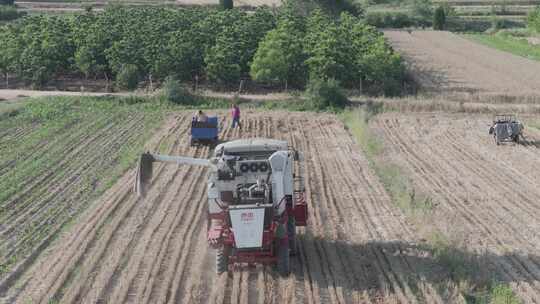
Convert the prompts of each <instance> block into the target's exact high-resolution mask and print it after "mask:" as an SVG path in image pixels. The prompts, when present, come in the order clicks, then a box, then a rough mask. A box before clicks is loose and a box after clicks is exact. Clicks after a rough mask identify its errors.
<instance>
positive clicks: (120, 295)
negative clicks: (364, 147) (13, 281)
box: [6, 112, 455, 303]
mask: <svg viewBox="0 0 540 304" xmlns="http://www.w3.org/2000/svg"><path fill="white" fill-rule="evenodd" d="M245 117H248V118H247V119H246V120H245V121H244V129H243V130H241V131H240V130H238V129H234V130H233V129H231V127H230V125H231V121H230V120H226V121H224V122H222V127H223V131H222V133H221V136H222V138H223V139H233V138H242V137H253V136H262V137H274V138H283V139H287V140H289V141H290V143H291V144H292V145H294V146H295V147H297V148H298V149H299V150H301V151H302V152H303V153H304V155H305V169H306V171H305V178H306V190H307V196H308V197H309V207H310V220H309V226H308V227H307V228H306V229H304V230H302V231H300V233H299V254H298V255H297V256H296V257H295V258H294V260H293V263H292V267H293V272H292V274H291V276H290V277H289V278H287V279H283V278H280V277H279V276H277V274H276V273H275V272H274V271H273V270H272V269H271V268H269V267H262V266H257V267H255V268H249V267H247V266H240V267H238V268H237V269H236V270H234V271H231V272H229V273H228V274H223V275H221V276H216V275H215V273H214V272H215V270H214V257H213V252H212V250H210V249H209V248H208V246H207V243H206V237H205V236H206V235H205V234H206V203H205V200H206V194H205V179H206V169H204V168H199V167H188V166H182V167H177V166H170V165H169V166H159V167H158V168H157V170H156V171H155V178H154V179H153V182H152V183H153V186H152V188H151V190H150V192H149V193H148V195H147V197H146V199H138V198H136V197H135V196H134V195H133V194H132V193H131V186H132V179H133V172H129V173H128V174H126V175H125V176H124V177H122V178H121V179H120V180H119V181H118V182H117V183H116V184H115V185H114V186H113V187H112V188H111V189H110V191H108V192H107V193H106V194H105V195H104V196H103V197H102V198H101V199H99V200H97V201H96V202H94V203H93V205H92V206H91V207H90V208H88V210H87V212H85V213H84V214H83V215H82V216H81V217H80V219H79V220H78V221H77V223H75V224H74V226H73V227H71V228H70V230H69V232H66V233H65V235H63V236H62V237H60V239H59V240H58V241H57V242H56V243H55V245H54V246H52V247H51V248H50V249H48V250H47V251H46V252H45V253H44V254H43V255H42V257H41V258H40V259H39V260H38V261H37V262H36V263H35V264H34V265H33V267H32V268H31V269H30V271H28V272H27V273H26V274H25V275H24V276H23V278H22V279H21V280H20V281H19V283H18V288H12V289H11V290H10V292H9V293H8V295H7V297H6V299H8V300H9V301H15V302H18V303H26V302H25V301H31V302H33V303H47V301H49V300H51V299H55V300H58V301H59V302H61V303H122V302H127V303H358V302H366V301H368V302H375V303H418V302H427V303H450V302H454V300H455V299H453V298H452V295H451V292H444V294H440V293H439V292H438V291H437V290H436V288H435V287H434V286H435V285H436V284H440V283H441V282H443V281H444V279H445V278H444V277H443V276H441V275H439V273H442V272H439V271H438V269H439V267H438V266H437V265H436V264H435V263H434V262H433V261H432V260H431V259H430V258H429V257H428V256H427V255H426V253H425V252H423V251H422V250H421V249H420V248H418V246H417V245H416V243H415V241H416V240H415V236H414V232H413V231H412V228H411V226H410V225H409V224H407V223H406V221H405V220H404V217H403V216H402V215H401V213H400V212H399V211H398V210H397V209H395V208H394V207H393V206H392V203H391V201H390V199H389V197H388V195H387V194H386V192H385V191H384V189H383V186H382V185H381V184H380V182H379V181H378V179H377V178H376V177H375V175H374V173H373V172H372V171H371V170H370V169H369V166H368V162H367V160H366V159H365V158H364V156H363V155H362V154H361V153H359V147H358V146H357V145H356V144H355V143H354V142H353V139H352V138H351V137H350V136H349V135H348V133H347V131H346V130H345V129H344V126H343V124H342V123H341V122H339V121H338V120H337V119H336V117H335V116H333V115H321V114H310V115H309V116H308V115H305V113H288V112H277V113H276V112H274V113H262V112H249V113H245ZM189 119H190V116H189V114H187V113H180V114H176V115H174V116H172V117H171V118H170V120H169V121H168V122H167V123H166V124H165V125H164V126H163V128H162V129H161V130H160V131H159V132H158V134H156V136H155V137H154V138H153V139H152V140H151V141H150V142H149V143H148V148H149V149H151V150H159V151H162V152H167V153H171V154H178V155H190V156H198V157H207V156H208V155H209V153H210V150H209V149H208V148H204V147H196V148H192V147H189V145H188V128H187V126H188V125H189V124H188V122H189Z"/></svg>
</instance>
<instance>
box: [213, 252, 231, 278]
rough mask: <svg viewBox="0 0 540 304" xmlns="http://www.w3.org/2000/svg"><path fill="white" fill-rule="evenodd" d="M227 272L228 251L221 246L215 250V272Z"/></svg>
mask: <svg viewBox="0 0 540 304" xmlns="http://www.w3.org/2000/svg"><path fill="white" fill-rule="evenodd" d="M227 271H229V250H228V247H226V246H223V247H220V248H218V249H217V250H216V272H217V274H221V273H224V272H227Z"/></svg>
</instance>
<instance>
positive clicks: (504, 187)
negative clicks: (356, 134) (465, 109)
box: [372, 114, 540, 303]
mask: <svg viewBox="0 0 540 304" xmlns="http://www.w3.org/2000/svg"><path fill="white" fill-rule="evenodd" d="M489 122H490V118H489V117H487V116H480V117H478V116H463V115H461V116H458V115H444V114H410V115H399V114H384V115H382V116H379V117H377V118H376V120H375V121H374V122H373V123H372V128H373V129H374V130H377V132H379V133H380V134H381V135H383V136H384V138H385V143H386V146H387V147H389V149H390V151H392V153H391V155H392V157H394V158H395V159H396V160H397V161H399V162H401V163H402V164H403V165H404V166H405V167H406V168H407V169H408V171H409V172H410V176H411V178H412V179H413V180H414V182H415V184H416V185H417V186H418V187H420V188H421V189H423V191H425V192H426V193H427V194H428V195H430V196H431V197H432V198H433V201H434V203H435V205H436V206H437V207H436V209H437V210H438V211H439V213H440V214H439V215H438V216H437V218H439V216H440V218H444V219H445V220H438V221H437V222H436V223H435V224H436V225H437V226H438V228H439V229H440V230H441V231H447V233H448V234H449V235H454V236H458V237H459V238H460V239H461V240H462V241H463V243H464V244H466V247H467V248H468V249H470V250H471V252H476V254H478V256H479V257H480V258H481V259H482V260H483V262H484V264H485V265H486V269H484V270H483V271H486V272H488V273H489V272H490V271H492V273H491V274H490V277H491V278H498V279H500V280H501V281H503V282H507V283H510V285H511V286H512V288H513V289H514V291H515V292H516V294H517V295H519V296H520V297H521V298H522V299H523V300H524V301H525V302H526V303H538V302H539V297H538V295H539V294H540V246H539V244H540V237H539V233H538V232H539V231H540V230H539V229H540V216H539V211H540V203H539V202H540V189H539V188H538V185H539V184H540V173H539V172H540V154H539V153H538V149H539V148H540V145H539V142H540V141H539V139H540V131H539V130H537V129H534V128H528V129H526V132H525V135H526V137H527V141H526V142H525V143H524V144H523V145H518V146H515V145H513V144H509V145H501V146H496V145H495V143H494V142H493V139H492V138H491V137H490V136H488V134H487V129H488V124H489Z"/></svg>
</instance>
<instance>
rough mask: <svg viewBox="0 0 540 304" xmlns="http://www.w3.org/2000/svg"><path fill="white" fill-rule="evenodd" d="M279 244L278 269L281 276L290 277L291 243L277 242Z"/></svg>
mask: <svg viewBox="0 0 540 304" xmlns="http://www.w3.org/2000/svg"><path fill="white" fill-rule="evenodd" d="M276 241H277V242H278V245H277V247H278V250H277V255H278V261H277V269H278V272H279V274H280V275H281V276H284V277H286V276H288V275H289V273H290V272H291V268H290V259H289V242H285V243H283V242H281V241H280V240H276Z"/></svg>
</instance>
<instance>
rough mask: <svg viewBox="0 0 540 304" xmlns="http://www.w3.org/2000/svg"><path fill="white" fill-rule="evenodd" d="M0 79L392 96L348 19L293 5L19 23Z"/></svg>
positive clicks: (393, 87)
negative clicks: (322, 85) (258, 85)
mask: <svg viewBox="0 0 540 304" xmlns="http://www.w3.org/2000/svg"><path fill="white" fill-rule="evenodd" d="M0 45H2V48H0V72H2V73H3V74H4V75H6V76H7V75H8V74H16V75H17V76H18V77H19V78H22V79H24V80H27V81H29V82H31V83H33V84H35V85H37V86H39V85H42V84H44V83H45V82H47V81H48V80H49V79H51V78H52V77H55V76H57V75H65V74H71V75H81V76H82V77H86V78H89V77H94V78H105V79H108V80H112V79H118V78H123V79H124V78H125V79H127V80H128V81H127V83H133V82H134V83H137V81H138V80H141V79H143V78H145V79H147V80H148V81H150V82H152V81H156V80H159V81H161V80H163V79H165V78H166V77H167V76H174V77H175V78H176V79H179V80H181V81H190V80H193V79H200V80H207V81H209V82H210V83H213V84H216V85H219V86H231V85H236V84H237V83H238V81H239V80H240V79H242V78H247V77H250V76H251V78H252V79H254V80H256V81H260V82H265V83H273V84H276V85H285V86H293V87H296V88H303V87H304V86H305V85H306V83H307V81H308V79H309V78H320V79H330V78H333V79H337V80H339V81H340V82H341V83H342V84H343V85H344V86H347V87H361V88H362V87H363V88H371V89H372V90H375V91H386V92H387V93H398V92H399V88H400V84H401V80H402V75H403V66H402V61H401V58H400V57H399V55H398V54H396V53H395V52H394V51H393V50H392V49H391V48H390V47H389V46H388V45H387V43H386V42H385V40H384V38H383V36H382V34H381V33H379V32H378V31H377V30H376V29H375V28H372V27H370V26H367V25H365V24H364V23H363V22H362V20H361V19H359V17H355V16H353V15H351V14H349V13H342V14H340V15H338V16H336V15H333V14H329V13H327V12H325V11H323V10H320V9H315V10H313V11H310V12H308V13H307V14H305V13H299V11H298V10H297V9H296V8H295V7H294V6H293V5H284V7H283V8H282V9H280V10H279V11H277V12H274V11H271V10H269V9H264V8H261V9H258V10H256V11H255V12H254V13H246V12H242V11H239V10H236V9H230V10H215V9H205V8H201V9H168V8H148V7H146V8H126V7H119V6H114V7H108V8H107V9H106V10H105V11H104V12H102V13H93V12H86V13H83V14H79V15H76V16H72V17H55V16H27V17H25V18H22V19H19V20H17V21H15V22H12V23H10V24H8V25H4V26H2V28H1V29H0Z"/></svg>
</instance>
